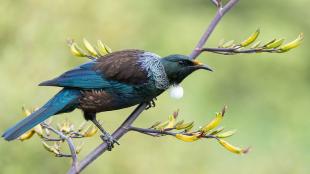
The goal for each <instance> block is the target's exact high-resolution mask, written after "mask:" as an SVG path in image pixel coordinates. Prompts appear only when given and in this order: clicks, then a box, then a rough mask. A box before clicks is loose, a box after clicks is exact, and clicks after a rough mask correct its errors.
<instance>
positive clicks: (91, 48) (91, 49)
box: [83, 39, 98, 57]
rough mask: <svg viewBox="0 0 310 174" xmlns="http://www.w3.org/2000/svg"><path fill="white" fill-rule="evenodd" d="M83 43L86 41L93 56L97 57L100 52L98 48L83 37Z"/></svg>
mask: <svg viewBox="0 0 310 174" xmlns="http://www.w3.org/2000/svg"><path fill="white" fill-rule="evenodd" d="M83 43H84V46H85V48H86V50H87V51H88V52H89V53H90V54H91V55H93V56H95V57H97V56H98V53H97V51H96V49H95V48H94V47H93V46H92V45H91V44H90V43H89V42H88V41H87V40H86V39H83Z"/></svg>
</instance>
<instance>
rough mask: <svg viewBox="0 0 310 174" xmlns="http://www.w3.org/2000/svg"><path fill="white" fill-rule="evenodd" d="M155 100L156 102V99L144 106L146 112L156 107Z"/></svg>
mask: <svg viewBox="0 0 310 174" xmlns="http://www.w3.org/2000/svg"><path fill="white" fill-rule="evenodd" d="M155 100H157V98H154V99H152V100H151V101H149V103H148V105H147V106H146V108H145V110H148V109H150V108H152V107H155V106H156V103H155Z"/></svg>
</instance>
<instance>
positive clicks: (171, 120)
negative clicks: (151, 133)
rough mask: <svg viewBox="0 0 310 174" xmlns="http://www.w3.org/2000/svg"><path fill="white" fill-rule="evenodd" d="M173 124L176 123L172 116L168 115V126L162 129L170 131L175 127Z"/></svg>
mask: <svg viewBox="0 0 310 174" xmlns="http://www.w3.org/2000/svg"><path fill="white" fill-rule="evenodd" d="M175 122H176V119H175V117H174V116H173V115H170V116H169V120H168V124H167V126H166V127H165V128H164V129H170V128H173V127H174V125H175Z"/></svg>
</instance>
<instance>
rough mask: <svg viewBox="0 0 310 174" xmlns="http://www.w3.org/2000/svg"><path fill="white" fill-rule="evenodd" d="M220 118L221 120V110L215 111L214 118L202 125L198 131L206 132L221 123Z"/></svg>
mask: <svg viewBox="0 0 310 174" xmlns="http://www.w3.org/2000/svg"><path fill="white" fill-rule="evenodd" d="M222 120H223V115H222V113H221V112H219V113H216V115H215V118H214V119H213V120H212V121H211V122H210V123H208V124H206V125H205V126H203V127H202V128H201V130H200V131H201V132H204V133H206V132H208V131H210V130H212V129H214V128H216V127H217V126H218V125H219V124H220V123H221V121H222Z"/></svg>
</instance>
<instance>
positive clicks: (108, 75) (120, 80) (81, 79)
mask: <svg viewBox="0 0 310 174" xmlns="http://www.w3.org/2000/svg"><path fill="white" fill-rule="evenodd" d="M142 53H143V52H141V51H140V52H139V51H138V50H127V51H119V52H114V53H111V54H108V55H107V56H104V57H102V58H100V59H98V60H95V61H92V62H88V63H85V64H83V65H81V66H79V67H77V68H75V69H72V70H70V71H67V72H65V73H64V74H62V75H60V76H59V77H57V78H55V79H52V80H48V81H45V82H42V83H40V84H39V85H40V86H59V87H73V88H81V89H99V88H100V89H105V88H106V89H108V88H115V86H117V85H140V84H143V83H146V82H147V78H148V77H147V72H145V70H143V69H142V68H141V67H140V66H139V62H138V60H139V55H140V54H142Z"/></svg>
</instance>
